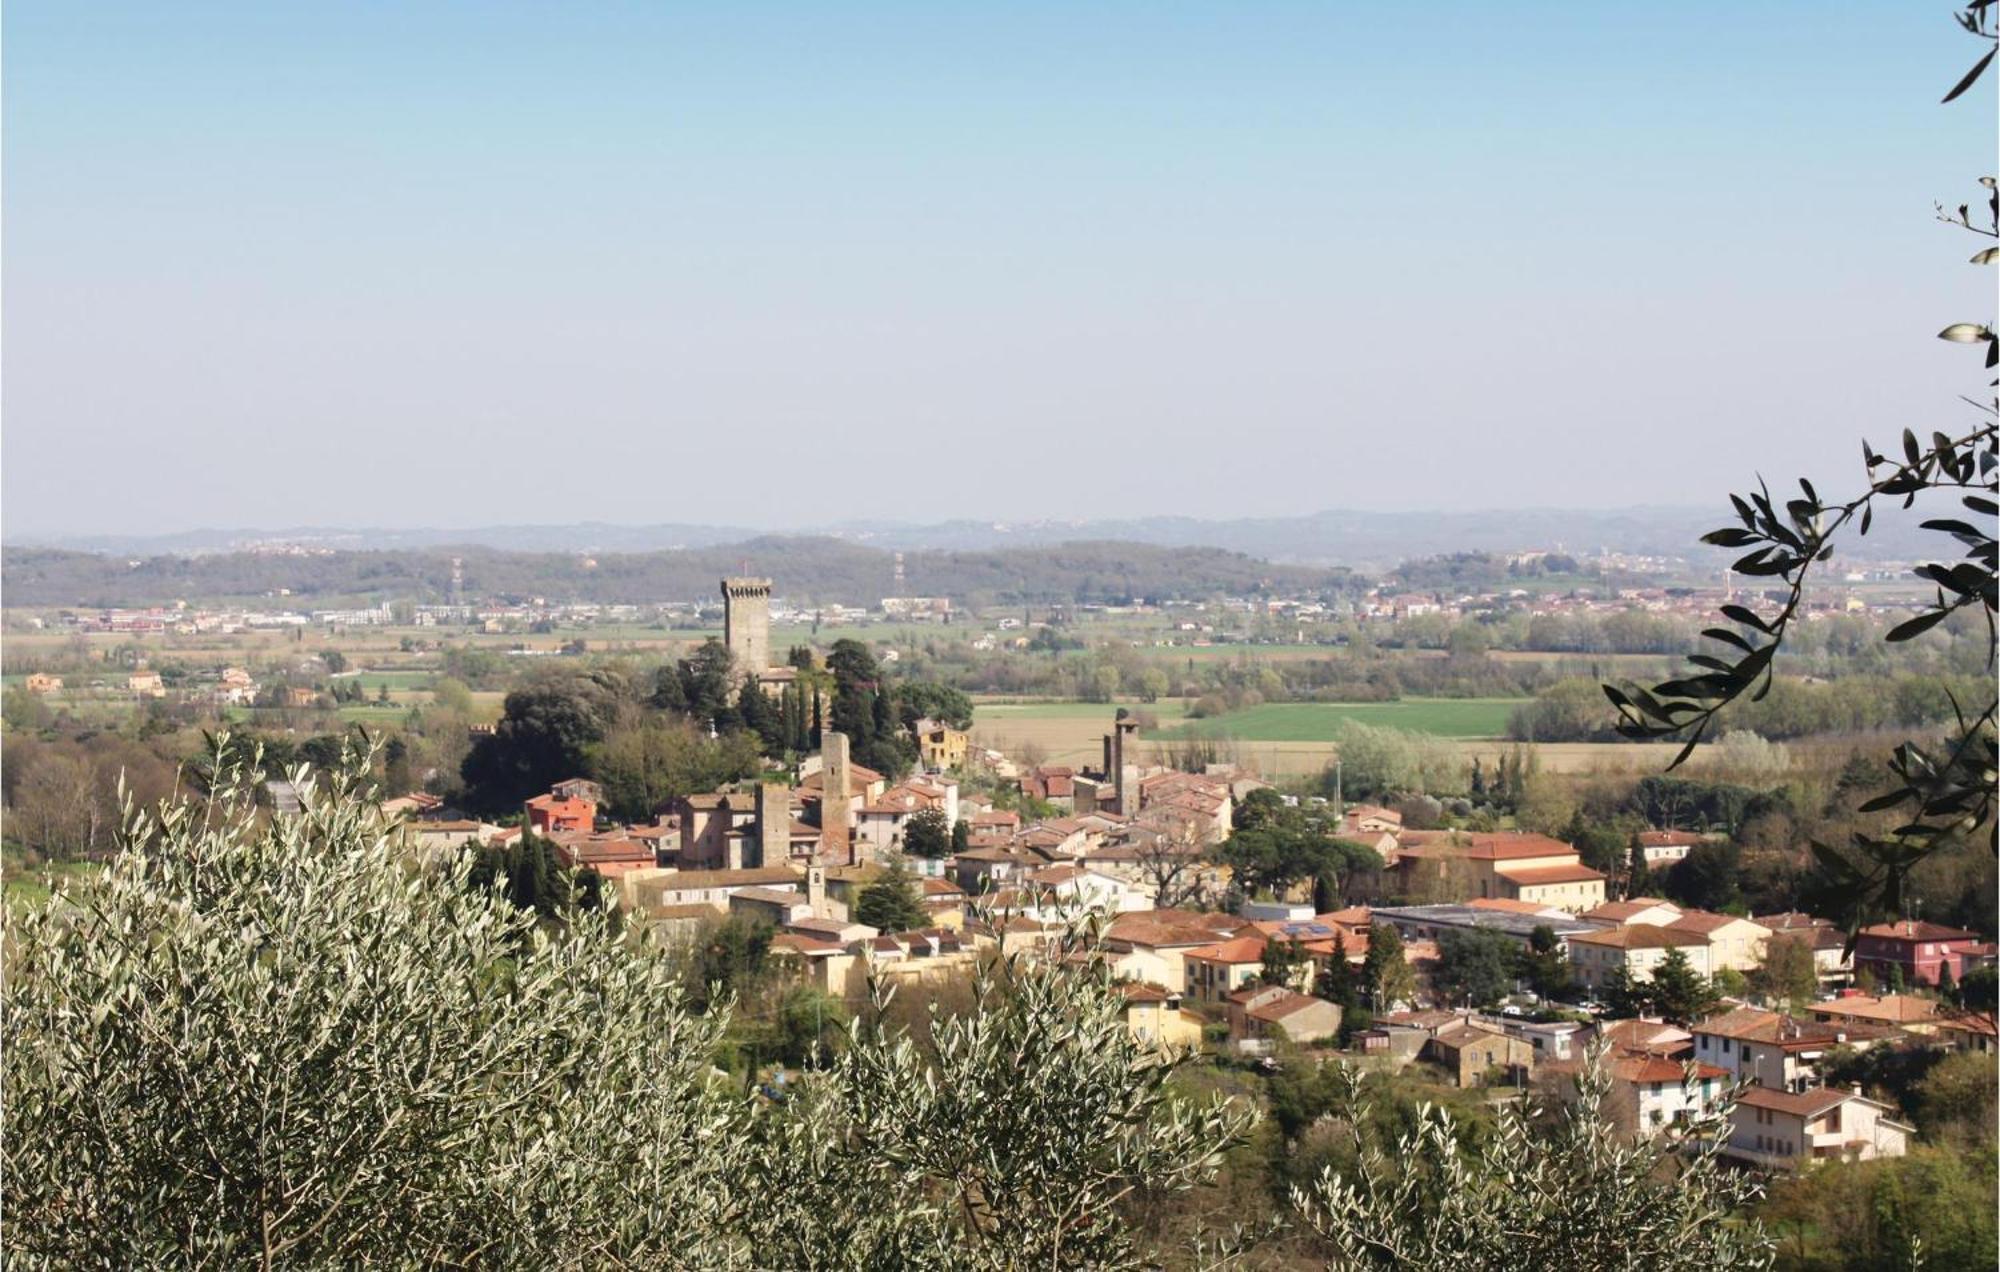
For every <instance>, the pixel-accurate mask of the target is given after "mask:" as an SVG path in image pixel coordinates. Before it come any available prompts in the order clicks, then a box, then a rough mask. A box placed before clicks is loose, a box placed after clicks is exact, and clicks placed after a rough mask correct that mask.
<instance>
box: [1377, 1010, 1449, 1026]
mask: <svg viewBox="0 0 2000 1272" xmlns="http://www.w3.org/2000/svg"><path fill="white" fill-rule="evenodd" d="M1457 1019H1458V1013H1457V1012H1455V1011H1392V1012H1390V1013H1389V1014H1388V1015H1386V1016H1377V1017H1375V1023H1376V1024H1378V1025H1404V1026H1407V1027H1409V1028H1412V1029H1441V1028H1443V1027H1444V1026H1446V1025H1448V1024H1450V1023H1451V1022H1453V1021H1454V1020H1457Z"/></svg>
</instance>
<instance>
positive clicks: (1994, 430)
mask: <svg viewBox="0 0 2000 1272" xmlns="http://www.w3.org/2000/svg"><path fill="white" fill-rule="evenodd" d="M1993 6H1994V0H1969V2H1968V3H1966V4H1965V5H1964V6H1963V8H1962V9H1961V11H1960V12H1959V13H1958V14H1957V15H1956V16H1957V19H1958V24H1959V26H1960V27H1961V28H1963V29H1964V31H1965V33H1966V34H1968V35H1970V36H1972V37H1973V38H1975V39H1977V40H1979V41H1980V42H1981V43H1982V44H1984V45H1986V46H1988V47H1987V49H1986V51H1985V53H1984V54H1983V55H1982V56H1981V57H1980V58H1979V60H1978V61H1977V62H1975V63H1974V64H1973V66H1972V68H1971V69H1970V70H1968V71H1967V72H1966V73H1965V74H1964V76H1963V77H1962V78H1961V79H1960V80H1959V81H1958V83H1957V84H1955V85H1954V86H1953V87H1952V89H1951V91H1950V92H1948V93H1947V94H1945V98H1944V100H1945V101H1946V102H1950V101H1952V100H1954V99H1955V98H1957V97H1959V96H1961V95H1962V94H1964V93H1965V92H1966V91H1967V90H1968V89H1970V88H1971V87H1972V86H1973V85H1974V84H1976V83H1978V82H1979V79H1980V77H1981V76H1982V75H1984V74H1985V72H1986V70H1987V68H1988V67H1989V66H1991V65H1992V62H1993V59H1994V48H1993V46H1994V44H1995V42H1996V40H2000V30H1996V28H1995V25H1994V14H1993ZM1979 184H1980V185H1981V186H1982V187H1983V188H1984V191H1985V193H1984V195H1983V196H1982V199H1981V202H1983V203H1984V207H1983V209H1982V210H1981V211H1980V212H1979V213H1977V214H1975V213H1974V211H1973V208H1974V204H1973V203H1971V202H1970V201H1968V202H1966V203H1962V204H1960V205H1958V208H1957V210H1956V211H1955V212H1952V211H1948V210H1947V209H1945V208H1944V207H1943V206H1942V205H1940V206H1939V207H1938V219H1939V220H1942V221H1944V222H1946V223H1947V224H1951V225H1956V226H1958V227H1960V228H1961V229H1965V230H1969V231H1971V232H1972V233H1973V234H1976V235H1978V236H1980V237H1981V238H1985V239H2000V189H1996V184H1995V180H1994V178H1993V177H1990V176H1988V177H1981V178H1980V180H1979ZM1971 263H1972V264H1974V265H1979V266H1992V265H1995V264H1996V263H2000V247H1986V248H1982V249H1981V250H1980V251H1978V252H1976V253H1974V254H1973V256H1972V260H1971ZM1938 336H1939V338H1940V339H1943V340H1948V341H1952V342H1954V343H1957V344H1970V345H1976V346H1980V347H1981V348H1983V350H1984V354H1985V357H1984V364H1985V367H1986V369H1987V370H1989V371H1991V370H1992V369H1993V368H1994V367H1995V366H2000V333H1996V331H1995V330H1994V326H1993V324H1992V323H1990V322H1984V323H1979V322H1955V323H1952V324H1950V325H1949V326H1947V327H1945V328H1944V330H1942V331H1940V332H1939V333H1938ZM1990 387H1991V386H1990V385H1989V388H1990ZM1963 400H1964V401H1965V402H1966V404H1967V405H1969V406H1971V407H1972V408H1973V416H1972V418H1971V419H1970V420H1969V421H1967V422H1965V423H1961V424H1958V425H1955V426H1953V427H1951V428H1948V429H1942V430H1939V431H1935V432H1933V433H1931V434H1930V436H1929V437H1928V438H1927V439H1926V438H1923V437H1920V436H1919V435H1918V432H1917V431H1916V430H1915V429H1909V428H1906V429H1904V430H1903V435H1902V438H1901V444H1900V445H1899V446H1897V447H1893V448H1891V449H1890V450H1889V451H1888V452H1886V453H1884V452H1878V451H1876V449H1875V448H1874V447H1873V446H1871V445H1869V444H1868V443H1867V442H1865V441H1864V442H1863V443H1862V444H1861V457H1862V464H1863V468H1864V469H1865V473H1866V479H1867V481H1866V485H1865V486H1864V487H1863V488H1862V489H1861V490H1860V492H1859V493H1857V494H1855V495H1853V496H1851V497H1848V498H1845V499H1842V498H1839V497H1831V496H1826V495H1822V494H1821V493H1820V492H1819V491H1818V490H1817V489H1815V488H1814V486H1813V484H1812V483H1811V482H1810V481H1807V480H1805V479H1803V478H1801V479H1800V480H1799V493H1798V494H1797V495H1796V496H1794V497H1792V498H1789V499H1787V498H1784V497H1783V495H1782V493H1780V494H1779V495H1777V496H1774V495H1772V493H1771V491H1770V489H1769V487H1768V486H1766V485H1764V484H1763V483H1762V482H1761V481H1760V482H1759V484H1758V488H1757V489H1756V490H1754V491H1749V492H1746V493H1744V494H1741V495H1731V496H1730V501H1731V503H1732V505H1733V507H1734V510H1735V523H1734V524H1731V525H1726V526H1724V527H1722V528H1721V529H1719V530H1714V531H1711V532H1710V533H1708V534H1706V535H1704V536H1703V537H1702V541H1703V542H1704V543H1710V544H1714V545H1716V546H1718V547H1723V548H1729V549H1732V550H1740V551H1742V552H1743V555H1742V556H1740V557H1738V558H1737V559H1736V561H1735V562H1734V563H1733V565H1732V566H1731V568H1732V569H1734V570H1735V571H1736V572H1737V573H1739V574H1743V575H1746V576H1749V577H1751V578H1758V579H1770V580H1772V581H1774V582H1776V583H1780V584H1782V585H1783V586H1782V587H1781V588H1776V589H1774V590H1773V591H1772V592H1771V593H1767V596H1769V597H1770V598H1771V600H1772V603H1771V604H1766V605H1763V606H1762V607H1753V606H1746V605H1724V606H1723V607H1722V608H1721V611H1720V613H1721V616H1722V617H1723V618H1724V619H1725V620H1727V621H1728V622H1729V623H1730V624H1731V625H1730V626H1727V627H1721V626H1718V627H1711V628H1708V629H1707V630H1706V631H1704V632H1703V633H1702V635H1703V636H1704V637H1705V638H1707V639H1708V640H1710V641H1712V642H1714V645H1713V646H1711V647H1710V648H1709V649H1708V650H1707V651H1705V652H1703V653H1699V654H1694V655H1692V656H1690V657H1689V659H1688V661H1689V663H1690V664H1691V665H1692V666H1693V667H1694V668H1695V670H1694V671H1692V672H1690V673H1689V674H1687V675H1683V676H1678V677H1675V678H1674V679H1671V680H1668V681H1665V682H1663V683H1661V684H1658V685H1654V686H1653V687H1652V688H1650V689H1647V688H1642V687H1640V686H1638V685H1633V684H1626V685H1606V686H1604V692H1605V695H1606V696H1607V697H1608V698H1609V699H1610V700H1611V703H1612V705H1613V706H1614V707H1616V708H1617V710H1618V715H1619V723H1618V732H1619V733H1621V734H1622V735H1624V736H1625V737H1628V738H1636V739H1641V740H1649V741H1650V740H1659V739H1666V738H1677V739H1685V744H1684V745H1683V746H1682V748H1681V750H1680V752H1679V754H1678V755H1677V756H1676V757H1675V759H1674V764H1675V765H1678V764H1680V763H1681V762H1682V761H1683V760H1685V759H1687V758H1688V755H1689V753H1690V752H1691V751H1692V750H1693V749H1694V747H1695V744H1696V743H1698V742H1700V741H1701V740H1702V738H1703V737H1704V736H1706V735H1707V733H1708V732H1709V730H1710V729H1711V727H1713V726H1715V724H1716V721H1717V720H1718V719H1720V718H1721V717H1722V713H1723V712H1724V710H1725V708H1727V707H1728V706H1729V704H1731V703H1732V702H1735V701H1737V700H1739V699H1741V698H1744V697H1746V696H1747V697H1749V698H1751V699H1752V700H1753V701H1754V700H1756V699H1761V698H1762V697H1763V696H1764V695H1765V693H1766V692H1767V691H1768V690H1769V689H1770V687H1771V681H1772V677H1773V675H1774V674H1775V671H1776V668H1775V661H1776V658H1777V655H1778V653H1779V651H1780V650H1782V649H1783V648H1784V645H1785V641H1786V639H1787V638H1788V636H1789V634H1790V633H1791V631H1792V629H1793V627H1794V626H1795V625H1796V624H1798V623H1800V622H1803V621H1805V617H1806V608H1805V600H1806V596H1807V591H1808V586H1809V583H1810V581H1811V578H1812V571H1813V569H1814V567H1815V566H1818V565H1820V564H1821V563H1823V562H1825V561H1827V560H1828V559H1829V558H1830V557H1832V555H1833V553H1834V550H1835V548H1836V547H1837V546H1838V545H1839V543H1840V542H1841V536H1842V535H1844V534H1854V535H1865V534H1867V533H1868V531H1869V529H1870V528H1871V527H1872V526H1873V524H1874V519H1875V514H1876V511H1877V510H1878V509H1890V510H1892V511H1893V510H1895V508H1896V505H1898V504H1900V506H1901V507H1900V510H1901V511H1904V512H1908V511H1909V510H1911V509H1912V508H1913V507H1915V505H1916V504H1917V503H1918V502H1919V501H1920V500H1922V501H1925V502H1926V505H1927V507H1929V508H1935V507H1936V505H1937V504H1938V503H1939V502H1940V501H1945V500H1949V501H1950V502H1951V503H1952V504H1955V505H1956V506H1955V507H1948V508H1946V509H1944V511H1948V512H1949V513H1950V514H1951V515H1949V516H1934V517H1931V518H1929V519H1927V520H1925V521H1924V522H1922V523H1921V528H1923V529H1925V530H1929V531H1931V532H1932V533H1934V534H1935V535H1937V536H1938V543H1937V547H1938V556H1937V557H1936V558H1935V559H1932V560H1929V561H1927V562H1926V563H1925V564H1922V565H1920V566H1918V567H1917V569H1916V571H1915V573H1916V574H1917V576H1918V577H1919V578H1922V579H1925V580H1926V581H1928V582H1930V583H1931V584H1932V585H1933V586H1934V589H1935V600H1934V601H1932V602H1931V603H1929V604H1926V605H1925V606H1923V607H1922V608H1920V609H1918V610H1917V612H1916V614H1915V615H1914V616H1912V617H1911V618H1909V619H1908V620H1906V621H1904V622H1902V623H1899V624H1898V625H1897V626H1896V627H1894V628H1893V629H1891V630H1890V631H1889V632H1888V633H1887V634H1886V637H1885V639H1887V640H1890V641H1905V640H1913V639H1915V638H1917V637H1919V636H1921V635H1922V634H1923V633H1925V632H1927V631H1929V630H1930V629H1931V628H1933V627H1936V626H1937V625H1938V624H1940V623H1943V622H1945V621H1946V620H1948V619H1951V618H1952V617H1953V616H1954V615H1957V614H1960V613H1964V614H1966V615H1971V616H1977V617H1978V618H1979V619H1982V620H1983V621H1984V625H1985V628H1986V637H1987V640H1986V666H1987V668H1988V670H1989V674H1990V672H1991V669H1992V668H1993V666H1994V665H1995V659H1996V657H1997V656H2000V625H1996V618H1995V614H1996V610H2000V581H1997V580H1996V570H2000V543H1996V540H1995V536H1994V530H1993V526H1994V519H1995V517H1996V516H2000V399H1996V398H1995V397H1994V396H1992V395H1991V394H1990V393H1989V394H1988V395H1986V397H1985V398H1984V400H1981V401H1975V400H1973V399H1971V398H1965V399H1963ZM1954 557H1955V558H1956V559H1952V558H1954ZM1753 605H1754V603H1753ZM1952 706H1953V709H1954V711H1955V713H1956V717H1957V718H1956V722H1955V724H1954V726H1953V727H1952V728H1951V729H1949V730H1947V731H1946V733H1945V735H1944V736H1943V737H1942V738H1941V739H1938V740H1935V741H1933V740H1930V739H1917V738H1913V739H1911V740H1909V741H1907V742H1904V743H1902V744H1901V745H1899V746H1897V747H1896V748H1895V749H1894V751H1893V752H1892V753H1891V755H1890V757H1889V764H1888V767H1889V770H1890V773H1891V774H1892V776H1893V777H1894V779H1895V782H1894V785H1892V786H1891V787H1889V788H1888V789H1887V790H1885V791H1883V792H1882V793H1881V794H1880V795H1878V796H1876V797H1875V798H1873V799H1871V800H1869V801H1868V802H1866V803H1864V804H1863V805H1861V807H1860V809H1859V810H1858V811H1860V812H1864V813H1874V812H1889V811H1894V812H1895V813H1896V814H1897V815H1898V818H1899V819H1900V820H1899V824H1898V825H1896V826H1895V827H1894V828H1893V829H1892V830H1890V831H1889V832H1888V833H1887V834H1882V835H1876V834H1868V833H1864V832H1857V833H1856V834H1855V835H1854V837H1853V842H1852V844H1851V845H1850V846H1849V849H1848V851H1846V852H1842V851H1837V850H1836V849H1834V848H1833V847H1832V846H1830V845H1827V844H1821V843H1814V844H1813V846H1812V847H1813V855H1814V858H1815V861H1816V863H1817V866H1818V870H1819V874H1820V877H1821V882H1820V884H1819V885H1818V886H1816V887H1815V888H1814V889H1813V892H1812V895H1809V896H1808V897H1807V901H1808V902H1809V903H1810V904H1811V905H1812V907H1813V908H1814V910H1815V912H1817V913H1825V914H1829V915H1837V916H1838V917H1840V918H1841V919H1842V920H1843V921H1844V922H1845V923H1846V925H1847V927H1848V930H1849V931H1850V932H1854V931H1856V930H1858V929H1859V928H1860V927H1862V926H1863V925H1865V924H1868V923H1871V922H1874V921H1876V920H1878V919H1881V918H1885V917H1900V916H1901V915H1902V914H1903V913H1904V910H1905V895H1904V893H1905V885H1906V884H1907V882H1908V880H1909V877H1910V873H1911V871H1912V870H1913V869H1914V868H1915V867H1916V866H1917V865H1918V864H1919V863H1921V862H1923V861H1924V860H1925V859H1927V858H1929V857H1930V856H1932V855H1933V854H1935V853H1937V852H1939V851H1941V850H1944V849H1946V848H1949V847H1952V846H1954V845H1957V844H1960V843H1965V842H1968V841H1971V840H1972V839H1973V838H1974V837H1975V836H1977V837H1979V838H1980V839H1982V840H1983V841H1984V843H1985V845H1986V847H1987V849H1988V850H1989V851H2000V825H1996V822H1995V820H1994V812H1995V808H1994V790H1995V781H1996V773H2000V696H1996V695H1995V694H1991V693H1988V694H1984V695H1982V696H1981V697H1980V699H1979V700H1976V701H1972V702H1958V701H1956V700H1954V701H1953V703H1952Z"/></svg>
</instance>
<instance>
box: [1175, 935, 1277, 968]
mask: <svg viewBox="0 0 2000 1272" xmlns="http://www.w3.org/2000/svg"><path fill="white" fill-rule="evenodd" d="M1264 945H1265V941H1264V938H1263V937H1261V936H1238V937H1232V938H1231V939H1229V940H1227V941H1221V942H1218V943H1216V944H1214V945H1204V946H1202V947H1201V948H1200V949H1195V950H1189V951H1188V952H1187V953H1186V954H1183V955H1182V956H1181V957H1182V958H1197V959H1201V960H1203V961H1205V962H1210V963H1261V962H1263V961H1264Z"/></svg>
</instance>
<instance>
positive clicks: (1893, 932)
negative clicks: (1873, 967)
mask: <svg viewBox="0 0 2000 1272" xmlns="http://www.w3.org/2000/svg"><path fill="white" fill-rule="evenodd" d="M1861 935H1863V936H1874V937H1880V938H1882V939H1884V940H1890V941H1976V940H1978V939H1979V933H1977V932H1967V931H1966V930H1964V929H1963V928H1950V927H1946V926H1944V925H1943V924H1941V923H1925V922H1921V921H1918V920H1915V919H1904V920H1902V921H1901V922H1898V923H1877V924H1876V925H1875V926H1873V927H1865V928H1862V929H1861Z"/></svg>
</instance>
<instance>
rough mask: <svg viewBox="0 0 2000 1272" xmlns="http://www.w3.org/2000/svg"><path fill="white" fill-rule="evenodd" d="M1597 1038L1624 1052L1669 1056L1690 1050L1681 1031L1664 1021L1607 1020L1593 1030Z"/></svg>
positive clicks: (1690, 1044)
mask: <svg viewBox="0 0 2000 1272" xmlns="http://www.w3.org/2000/svg"><path fill="white" fill-rule="evenodd" d="M1597 1036H1598V1037H1600V1038H1602V1039H1604V1040H1605V1041H1606V1042H1607V1043H1609V1044H1610V1045H1612V1046H1614V1047H1618V1048H1620V1049H1622V1050H1626V1051H1650V1052H1655V1053H1657V1054H1660V1055H1665V1056H1673V1055H1677V1054H1679V1053H1681V1052H1684V1051H1687V1050H1689V1049H1690V1048H1692V1047H1693V1046H1694V1038H1693V1036H1692V1035H1691V1034H1689V1033H1688V1032H1687V1030H1685V1029H1681V1028H1679V1027H1678V1026H1675V1025H1670V1024H1668V1023H1667V1022H1666V1021H1664V1020H1636V1019H1635V1020H1607V1021H1605V1022H1604V1023H1603V1024H1600V1025H1598V1026H1597Z"/></svg>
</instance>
